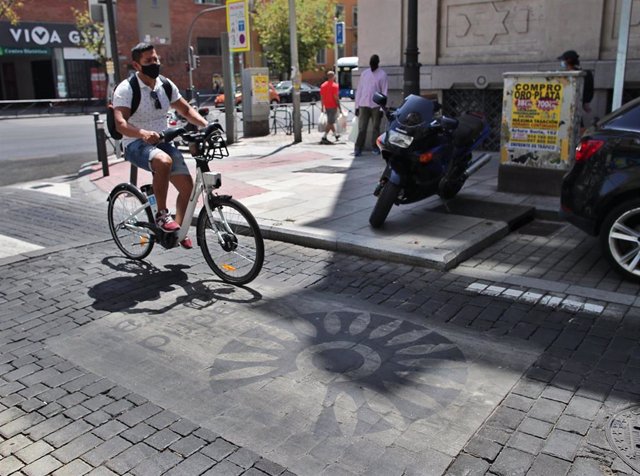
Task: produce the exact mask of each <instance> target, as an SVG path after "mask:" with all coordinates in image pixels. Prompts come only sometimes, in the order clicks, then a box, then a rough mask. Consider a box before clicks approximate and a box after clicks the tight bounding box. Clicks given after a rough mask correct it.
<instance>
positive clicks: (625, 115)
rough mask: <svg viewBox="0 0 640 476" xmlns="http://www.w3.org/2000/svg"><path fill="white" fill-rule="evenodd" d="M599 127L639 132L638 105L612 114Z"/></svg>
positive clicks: (639, 106) (639, 116) (639, 104)
mask: <svg viewBox="0 0 640 476" xmlns="http://www.w3.org/2000/svg"><path fill="white" fill-rule="evenodd" d="M601 127H602V128H603V129H620V130H625V131H634V132H640V103H638V104H636V105H635V106H634V107H630V108H624V107H622V108H621V109H620V110H619V111H618V113H617V114H616V113H615V112H614V114H612V115H611V117H609V118H605V120H604V121H603V122H602V124H601Z"/></svg>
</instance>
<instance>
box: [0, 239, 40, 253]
mask: <svg viewBox="0 0 640 476" xmlns="http://www.w3.org/2000/svg"><path fill="white" fill-rule="evenodd" d="M42 248H43V247H42V246H39V245H34V244H33V243H29V242H28V241H23V240H17V239H15V238H11V237H10V236H4V235H0V258H7V257H9V256H15V255H18V254H20V253H26V252H28V251H35V250H40V249H42Z"/></svg>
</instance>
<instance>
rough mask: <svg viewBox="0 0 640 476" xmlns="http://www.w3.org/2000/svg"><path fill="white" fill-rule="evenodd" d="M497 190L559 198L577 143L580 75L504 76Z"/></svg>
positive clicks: (580, 91)
mask: <svg viewBox="0 0 640 476" xmlns="http://www.w3.org/2000/svg"><path fill="white" fill-rule="evenodd" d="M503 77H504V95H503V100H502V127H501V133H500V169H499V173H498V190H500V191H503V192H516V193H533V194H541V195H560V184H561V181H562V176H563V175H564V174H565V172H566V171H567V169H568V168H569V164H570V163H571V160H573V158H574V154H575V145H576V144H577V142H578V140H579V139H580V111H581V108H580V101H579V98H581V97H582V86H583V78H584V72H581V71H566V72H527V73H504V75H503Z"/></svg>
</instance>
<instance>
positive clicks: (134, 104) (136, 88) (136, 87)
mask: <svg viewBox="0 0 640 476" xmlns="http://www.w3.org/2000/svg"><path fill="white" fill-rule="evenodd" d="M160 81H162V87H163V88H164V92H165V94H166V95H167V97H168V98H169V102H171V96H172V93H173V87H172V86H171V82H170V81H169V80H168V79H167V78H165V77H164V76H162V75H160ZM129 84H130V85H131V91H132V93H133V94H132V96H131V116H133V113H134V112H136V111H137V110H138V106H139V105H140V83H138V78H137V77H136V75H135V74H132V75H131V76H129Z"/></svg>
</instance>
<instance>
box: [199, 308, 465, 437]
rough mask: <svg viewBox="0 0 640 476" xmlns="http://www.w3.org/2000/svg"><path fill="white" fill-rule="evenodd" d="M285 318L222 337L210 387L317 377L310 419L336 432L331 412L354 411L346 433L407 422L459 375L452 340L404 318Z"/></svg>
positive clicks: (424, 413) (433, 405)
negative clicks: (319, 397)
mask: <svg viewBox="0 0 640 476" xmlns="http://www.w3.org/2000/svg"><path fill="white" fill-rule="evenodd" d="M292 321H293V322H292ZM292 321H286V327H285V324H284V322H282V321H280V322H279V324H283V325H282V326H278V327H276V326H275V325H261V326H257V327H255V328H253V329H251V330H250V331H247V332H245V333H244V334H242V335H240V336H238V337H236V338H235V339H234V340H232V341H230V342H229V343H228V344H227V345H225V347H224V348H223V349H222V350H221V352H220V353H219V354H218V355H217V357H216V360H215V361H214V363H213V365H212V367H211V373H210V375H211V386H212V388H213V389H214V391H216V392H221V393H222V392H229V391H232V390H234V389H237V388H239V387H244V386H247V385H251V384H254V383H257V382H261V381H268V380H271V379H273V378H277V377H283V376H286V377H288V378H290V379H291V380H292V381H294V382H300V381H303V380H304V381H315V382H318V383H320V384H323V385H324V386H325V388H326V393H325V395H324V401H323V402H322V408H321V409H320V410H319V415H318V418H317V421H316V427H317V428H318V429H320V428H322V432H325V433H327V432H328V433H329V434H332V435H336V436H337V435H342V434H344V428H345V427H344V425H341V424H340V423H339V422H340V421H343V420H344V419H342V418H340V416H341V415H339V412H344V411H348V412H351V413H352V416H355V419H356V420H355V421H356V423H355V424H354V425H353V427H352V428H350V429H349V432H350V433H352V434H354V435H362V434H366V433H373V432H378V431H384V430H386V429H389V428H392V427H395V426H397V425H398V418H397V417H396V418H394V417H393V415H397V416H400V417H401V418H400V420H403V421H404V423H405V425H407V424H409V423H410V422H412V421H416V420H419V419H423V418H426V417H428V416H429V415H431V414H433V413H434V412H438V411H440V410H441V409H443V408H445V407H447V406H448V405H449V404H451V403H452V402H453V401H454V400H455V399H456V397H457V396H458V394H459V393H460V392H461V390H462V389H463V388H464V385H465V383H466V381H467V363H466V360H465V357H464V355H463V353H462V351H461V350H460V349H459V348H458V346H457V345H456V344H454V343H453V342H451V341H450V340H449V339H447V338H446V337H445V336H443V335H442V334H439V333H437V332H435V331H433V330H430V329H427V328H424V327H422V326H419V325H416V324H413V323H411V322H408V321H404V320H399V319H394V318H391V317H389V316H384V315H381V314H375V313H368V312H359V311H351V310H345V311H330V312H314V313H308V314H301V315H298V316H297V318H296V319H293V320H292ZM337 402H339V403H340V404H339V405H336V403H337ZM345 402H346V403H345ZM345 409H347V410H345Z"/></svg>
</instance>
